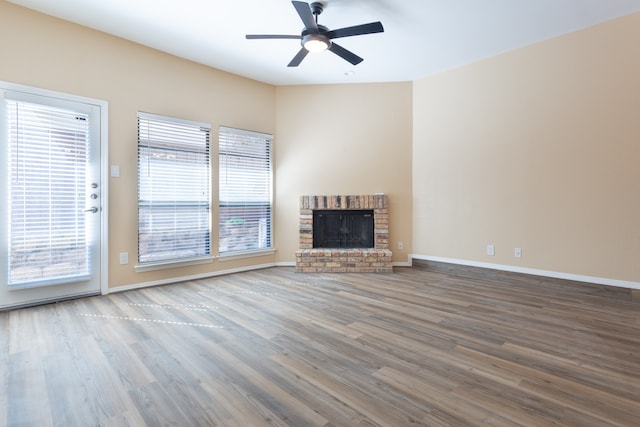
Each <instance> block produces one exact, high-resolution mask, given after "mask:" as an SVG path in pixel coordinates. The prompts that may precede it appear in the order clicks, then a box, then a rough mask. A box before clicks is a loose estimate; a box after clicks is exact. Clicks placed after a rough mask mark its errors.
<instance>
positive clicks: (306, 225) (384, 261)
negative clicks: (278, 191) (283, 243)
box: [296, 194, 393, 273]
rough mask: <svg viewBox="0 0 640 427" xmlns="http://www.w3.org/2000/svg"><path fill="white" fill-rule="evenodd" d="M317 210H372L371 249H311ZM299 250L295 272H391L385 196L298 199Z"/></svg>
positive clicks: (303, 197) (387, 211) (309, 197)
mask: <svg viewBox="0 0 640 427" xmlns="http://www.w3.org/2000/svg"><path fill="white" fill-rule="evenodd" d="M318 210H327V211H328V210H351V211H352V210H372V211H373V216H374V219H373V220H374V238H373V241H374V247H373V248H314V247H313V213H314V211H318ZM299 230H300V233H299V236H300V249H298V250H297V251H296V271H297V272H303V273H391V272H392V271H393V266H392V261H391V255H392V253H391V251H390V250H389V210H388V205H387V196H386V195H384V194H374V195H351V196H301V197H300V228H299Z"/></svg>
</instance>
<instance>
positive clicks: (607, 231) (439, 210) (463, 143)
mask: <svg viewBox="0 0 640 427" xmlns="http://www.w3.org/2000/svg"><path fill="white" fill-rule="evenodd" d="M637 40H640V15H638V14H636V15H632V16H630V17H626V18H622V19H618V20H616V21H612V22H609V23H605V24H603V25H599V26H597V27H593V28H590V29H587V30H584V31H580V32H577V33H574V34H570V35H567V36H564V37H560V38H556V39H553V40H549V41H546V42H543V43H540V44H536V45H534V46H530V47H527V48H524V49H520V50H517V51H513V52H510V53H507V54H504V55H500V56H498V57H495V58H491V59H488V60H485V61H481V62H478V63H475V64H472V65H469V66H467V67H463V68H460V69H457V70H454V71H450V72H446V73H442V74H440V75H437V76H434V77H429V78H425V79H421V80H419V81H417V82H414V83H410V82H405V83H385V84H363V85H357V84H353V85H350V84H345V85H328V86H292V87H278V88H275V87H273V86H270V85H266V84H262V83H258V82H255V81H252V80H248V79H244V78H241V77H237V76H234V75H231V74H228V73H224V72H221V71H217V70H214V69H211V68H209V67H205V66H201V65H198V64H194V63H191V62H188V61H184V60H181V59H178V58H175V57H172V56H170V55H166V54H163V53H160V52H157V51H155V50H152V49H148V48H145V47H142V46H139V45H136V44H134V43H130V42H127V41H124V40H121V39H118V38H115V37H111V36H108V35H105V34H102V33H99V32H96V31H93V30H89V29H87V28H83V27H80V26H77V25H73V24H69V23H66V22H64V21H60V20H57V19H54V18H51V17H47V16H45V15H41V14H38V13H35V12H32V11H29V10H27V9H24V8H21V7H17V6H15V5H12V4H9V3H6V2H4V1H2V0H0V54H1V55H2V61H1V66H0V80H4V81H9V82H13V83H20V84H25V85H32V86H36V87H42V88H45V89H50V90H55V91H60V92H67V93H71V94H75V95H81V96H86V97H91V98H98V99H103V100H106V101H108V102H109V113H110V117H109V134H110V135H109V136H110V141H109V142H110V150H109V151H110V152H109V157H110V158H109V163H110V164H118V165H120V167H121V177H120V178H111V179H110V183H109V184H110V196H109V197H110V200H109V201H110V211H109V225H110V235H109V245H110V253H109V256H110V267H109V274H110V286H111V287H117V286H122V285H133V284H139V283H149V282H155V281H162V280H166V279H171V278H181V277H186V276H192V275H200V274H207V273H209V272H213V271H220V270H231V269H236V268H244V267H248V266H252V265H263V264H270V263H273V262H282V263H289V262H293V261H294V253H295V250H296V249H297V245H298V218H297V215H298V198H299V196H300V195H303V194H338V193H342V194H368V193H375V192H384V193H386V194H387V195H388V196H389V202H390V212H391V226H390V240H391V242H390V245H391V249H392V250H393V252H394V257H393V259H394V261H395V262H406V261H407V256H408V254H410V253H414V254H418V255H422V256H428V257H429V256H430V257H442V258H450V259H453V260H461V261H473V262H483V263H492V264H500V265H506V266H516V267H523V268H529V269H538V270H548V271H556V272H563V273H569V274H577V275H586V276H594V277H604V278H611V279H618V280H626V281H634V282H640V263H639V262H638V260H639V259H640V232H639V230H640V228H639V227H638V218H640V172H639V171H640V167H638V166H637V164H638V159H640V142H639V141H640V120H639V117H640V104H639V103H638V99H640V79H638V78H637V76H638V75H640V55H638V48H637V43H636V42H637ZM137 111H147V112H151V113H157V114H164V115H171V116H176V117H182V118H187V119H192V120H197V121H203V122H208V123H211V124H212V126H213V129H214V130H215V129H217V126H218V125H220V124H223V125H227V126H236V127H240V128H246V129H252V130H256V131H261V132H267V133H274V134H275V141H274V147H275V159H274V160H275V212H274V230H275V239H274V240H275V246H276V248H277V250H278V251H277V253H276V255H275V256H265V257H258V258H249V259H243V260H235V261H227V262H222V263H221V262H218V261H216V262H215V263H213V264H209V265H200V266H193V267H183V268H178V269H171V270H161V271H155V272H146V273H135V272H134V270H133V264H134V262H133V260H135V254H136V252H137V242H136V112H137ZM213 163H214V172H213V176H214V180H213V181H214V184H215V176H216V174H217V170H216V169H215V165H216V161H215V158H214V162H213ZM213 193H214V195H215V194H216V193H217V188H216V187H215V186H214V188H213ZM215 223H216V218H215V215H214V224H215ZM214 230H215V227H214ZM214 233H215V231H214ZM213 241H214V242H216V241H217V236H215V235H214V239H213ZM398 242H403V244H404V250H402V251H400V250H398V249H397V247H398ZM487 244H494V245H495V247H496V256H494V257H488V256H486V254H485V247H486V245H487ZM516 246H517V247H521V248H522V250H523V257H522V259H516V258H514V257H513V248H514V247H516ZM120 252H129V254H130V259H131V260H132V262H131V263H130V264H129V265H126V266H120V265H119V264H118V253H120Z"/></svg>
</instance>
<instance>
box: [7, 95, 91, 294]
mask: <svg viewBox="0 0 640 427" xmlns="http://www.w3.org/2000/svg"><path fill="white" fill-rule="evenodd" d="M5 107H6V111H7V125H8V147H7V148H8V163H9V164H8V172H9V177H8V180H9V185H8V219H9V221H8V222H9V233H8V236H9V251H8V252H9V269H8V272H9V274H8V275H9V277H8V284H9V286H13V287H25V286H41V285H49V284H56V283H61V282H68V281H71V280H85V279H87V278H88V277H89V275H90V272H89V264H88V258H89V253H88V252H89V249H88V247H89V246H88V245H87V239H88V236H87V235H86V234H87V233H86V231H85V230H86V227H85V218H86V214H85V212H84V207H85V206H84V204H85V195H86V188H85V181H86V180H85V177H86V173H87V171H86V165H87V159H88V156H89V152H88V140H89V117H88V115H87V114H84V113H80V112H76V111H70V110H66V109H60V108H54V107H51V106H48V105H41V104H37V103H30V102H24V101H16V100H12V99H5Z"/></svg>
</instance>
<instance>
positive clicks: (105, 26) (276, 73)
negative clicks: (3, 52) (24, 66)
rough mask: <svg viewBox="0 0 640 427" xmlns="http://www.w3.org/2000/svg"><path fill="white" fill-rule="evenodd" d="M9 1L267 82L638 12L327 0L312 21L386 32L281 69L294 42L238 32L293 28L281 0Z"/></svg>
mask: <svg viewBox="0 0 640 427" xmlns="http://www.w3.org/2000/svg"><path fill="white" fill-rule="evenodd" d="M9 1H10V2H12V3H15V4H18V5H22V6H25V7H28V8H31V9H35V10H38V11H40V12H43V13H46V14H49V15H53V16H57V17H60V18H63V19H66V20H69V21H72V22H76V23H79V24H82V25H85V26H88V27H91V28H95V29H98V30H101V31H104V32H106V33H110V34H113V35H116V36H119V37H122V38H125V39H128V40H132V41H135V42H137V43H140V44H143V45H146V46H149V47H153V48H156V49H158V50H161V51H165V52H168V53H171V54H173V55H176V56H179V57H183V58H186V59H190V60H193V61H195V62H199V63H202V64H206V65H210V66H212V67H215V68H218V69H221V70H225V71H229V72H232V73H234V74H239V75H241V76H246V77H249V78H252V79H255V80H259V81H263V82H267V83H271V84H274V85H290V84H324V83H360V82H388V81H411V80H416V79H419V78H422V77H426V76H428V75H432V74H435V73H438V72H442V71H445V70H449V69H452V68H456V67H459V66H462V65H465V64H468V63H471V62H474V61H477V60H480V59H483V58H487V57H490V56H493V55H496V54H500V53H502V52H505V51H508V50H512V49H515V48H518V47H522V46H526V45H529V44H532V43H535V42H538V41H541V40H545V39H548V38H551V37H555V36H558V35H561V34H565V33H569V32H572V31H576V30H579V29H581V28H585V27H588V26H591V25H595V24H598V23H601V22H604V21H607V20H610V19H613V18H616V17H620V16H623V15H627V14H631V13H634V12H640V1H638V0H482V1H481V0H325V1H324V2H323V3H324V4H325V5H326V7H325V10H324V13H322V14H321V15H320V17H319V23H320V24H322V25H325V26H327V27H329V28H330V29H336V28H342V27H347V26H352V25H358V24H363V23H368V22H373V21H381V22H382V24H383V25H384V28H385V32H384V33H379V34H368V35H361V36H355V37H348V38H341V39H340V40H339V44H340V45H341V46H342V47H344V48H347V49H349V50H351V51H353V52H354V53H356V54H357V55H359V56H361V57H363V58H364V62H362V63H360V64H359V65H356V66H352V65H351V64H349V63H348V62H346V61H344V60H343V59H341V58H340V57H338V56H337V55H334V54H333V53H331V52H322V53H317V54H309V55H308V56H307V57H306V58H305V60H304V61H303V62H302V64H301V65H300V66H299V67H297V68H288V67H287V64H288V63H289V61H290V60H291V59H292V58H293V56H294V55H295V54H296V53H297V52H298V50H299V49H300V44H299V42H298V40H246V39H245V37H244V36H245V34H300V32H301V31H302V29H303V24H302V22H301V20H300V18H299V17H298V15H297V13H296V11H295V9H294V7H293V5H292V4H291V2H290V1H288V0H55V1H54V0H9ZM336 41H338V40H336Z"/></svg>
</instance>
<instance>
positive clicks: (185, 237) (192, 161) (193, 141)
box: [138, 113, 211, 264]
mask: <svg viewBox="0 0 640 427" xmlns="http://www.w3.org/2000/svg"><path fill="white" fill-rule="evenodd" d="M210 131H211V126H210V125H207V124H203V123H197V122H191V121H186V120H180V119H174V118H170V117H163V116H157V115H154V114H148V113H138V262H139V263H140V264H145V263H146V264H149V263H159V264H164V263H172V262H179V261H187V260H196V259H200V258H203V257H210V255H211V249H210V248H211V245H210V238H211V237H210V236H211V232H210V231H211V226H210V224H211V220H210V207H211V200H210V190H209V188H210V182H211V179H210V154H209V133H210Z"/></svg>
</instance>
